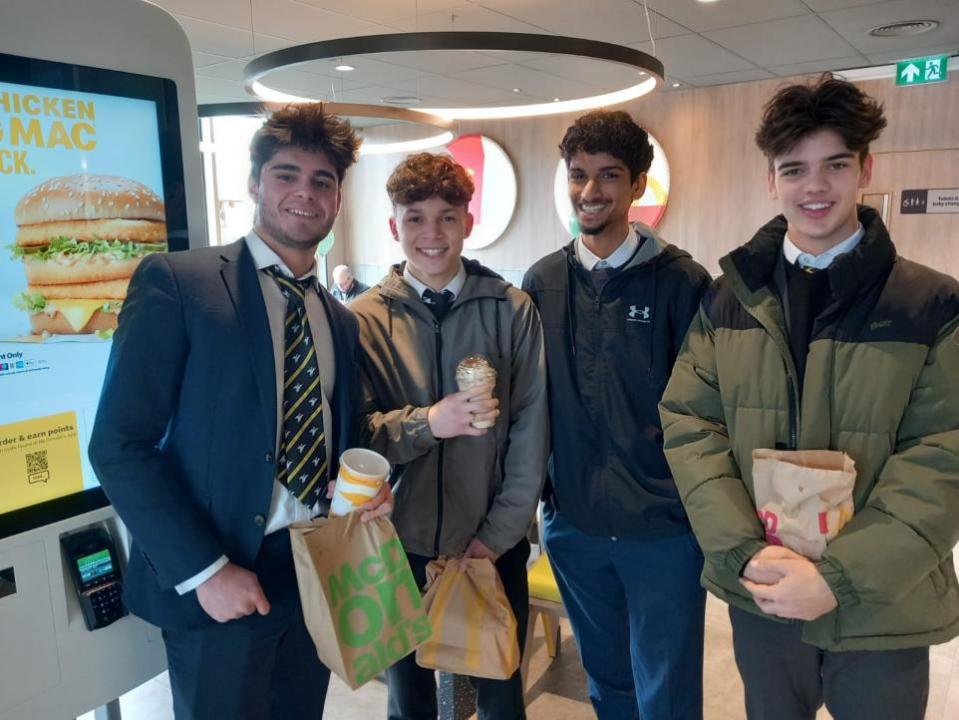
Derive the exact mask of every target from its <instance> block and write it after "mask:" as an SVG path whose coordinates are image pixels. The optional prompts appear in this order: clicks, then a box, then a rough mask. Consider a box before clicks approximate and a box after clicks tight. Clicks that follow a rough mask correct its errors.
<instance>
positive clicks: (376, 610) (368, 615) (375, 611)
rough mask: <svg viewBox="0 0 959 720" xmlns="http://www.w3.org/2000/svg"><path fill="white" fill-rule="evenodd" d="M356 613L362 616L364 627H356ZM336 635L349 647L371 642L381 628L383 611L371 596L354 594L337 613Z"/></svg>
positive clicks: (377, 635)
mask: <svg viewBox="0 0 959 720" xmlns="http://www.w3.org/2000/svg"><path fill="white" fill-rule="evenodd" d="M356 615H360V616H361V618H362V624H363V625H365V628H362V626H360V628H362V629H360V628H358V627H357V623H356V622H355V619H356ZM336 626H337V635H338V636H339V638H340V640H341V641H343V642H344V643H346V644H347V645H349V646H350V647H361V646H363V645H366V644H368V643H370V642H372V641H373V640H374V639H375V638H377V637H379V634H380V633H381V632H382V630H383V612H382V611H381V610H380V607H379V605H377V604H376V601H375V600H373V599H372V598H368V597H366V596H365V595H354V596H353V597H351V598H350V599H349V600H347V601H346V602H345V603H343V607H341V608H340V611H339V613H337V623H336Z"/></svg>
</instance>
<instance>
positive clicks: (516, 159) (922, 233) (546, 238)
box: [337, 78, 959, 280]
mask: <svg viewBox="0 0 959 720" xmlns="http://www.w3.org/2000/svg"><path fill="white" fill-rule="evenodd" d="M794 81H796V79H795V78H790V79H788V80H787V79H782V78H781V79H776V80H767V81H762V82H752V83H743V84H738V85H724V86H719V87H712V88H701V89H693V90H685V91H673V92H668V93H660V94H654V95H653V96H651V97H649V98H646V99H640V100H637V101H634V102H632V103H629V104H627V105H626V106H625V107H624V109H626V110H627V111H628V112H630V113H631V114H632V115H633V117H635V118H636V120H637V121H638V122H639V123H640V124H642V125H643V126H644V127H646V128H647V129H648V130H649V131H650V132H652V133H653V134H654V135H655V136H656V137H657V138H658V139H659V141H660V143H661V144H662V146H663V148H664V149H665V151H666V154H667V157H668V159H669V163H670V169H671V175H672V183H671V185H672V187H671V193H670V198H669V204H668V207H667V210H666V214H665V216H664V218H663V221H662V223H661V224H660V227H659V229H660V231H661V232H662V234H663V235H664V237H665V238H666V239H667V240H669V241H670V242H673V243H675V244H676V245H679V246H681V247H683V248H686V249H687V250H689V251H690V252H691V253H692V254H693V256H694V257H695V258H696V259H697V260H699V261H700V262H701V263H703V264H704V265H705V266H706V268H707V269H708V270H710V271H711V272H718V267H719V266H718V261H719V258H720V257H721V256H722V255H724V254H725V253H727V252H729V251H730V250H731V249H732V248H734V247H736V246H737V245H740V244H742V243H743V242H745V241H746V240H748V239H749V238H750V237H751V236H752V233H753V232H754V231H755V230H756V229H757V228H758V227H759V226H760V225H762V224H763V223H764V222H765V221H766V220H768V219H769V218H770V217H771V216H772V215H773V214H775V212H776V206H775V204H774V203H773V202H772V201H771V200H770V199H769V198H768V196H767V190H766V173H767V165H766V161H765V159H764V158H763V157H762V155H761V154H760V153H759V151H758V150H757V149H756V147H755V145H754V143H753V134H754V132H755V129H756V126H757V124H758V122H759V118H760V115H761V113H762V106H763V103H764V102H765V101H766V100H767V99H768V98H769V97H770V96H771V95H772V94H773V93H774V92H775V91H776V89H777V88H778V87H780V86H782V85H784V84H786V83H788V82H794ZM860 85H861V86H862V87H863V89H864V90H866V92H868V93H870V94H871V95H873V96H875V97H877V98H878V99H880V100H881V101H882V102H883V103H884V104H885V106H886V110H887V116H888V119H889V127H888V128H887V129H886V131H885V133H884V134H883V136H882V137H881V138H880V140H879V141H878V142H877V143H876V144H875V146H874V147H873V151H874V152H875V153H877V154H878V157H877V158H876V172H877V180H878V179H879V178H880V177H881V178H882V179H883V182H893V181H895V179H896V178H905V177H909V178H913V179H911V180H910V183H911V184H910V185H909V186H910V187H933V186H934V185H930V184H929V182H930V181H929V180H927V179H924V178H929V177H931V175H930V173H931V168H932V167H933V165H932V163H938V164H936V165H935V167H936V168H938V169H937V170H936V172H937V175H936V177H937V178H939V179H937V180H936V185H938V186H946V187H955V186H959V163H957V162H955V160H954V159H952V160H950V159H948V158H954V157H955V156H954V155H950V154H949V153H942V152H940V151H950V152H955V151H956V150H957V149H959V122H956V120H955V118H957V117H959V82H957V81H956V80H953V81H951V82H949V83H945V84H942V85H928V86H922V87H914V88H896V87H895V86H894V85H893V83H892V80H873V81H865V82H862V83H860ZM573 119H575V115H565V116H563V115H561V116H556V117H543V118H532V119H525V120H498V121H484V122H465V123H461V125H460V128H459V132H460V133H461V134H463V133H470V132H479V133H483V134H485V135H488V136H489V137H491V138H492V139H493V140H495V141H496V142H497V143H499V144H500V145H501V146H502V147H503V148H504V149H505V150H506V152H507V154H508V155H509V156H510V157H511V159H512V160H513V164H514V166H515V168H516V173H517V184H518V196H519V197H518V201H517V209H516V212H515V214H514V216H513V220H512V222H511V223H510V226H509V227H508V228H507V230H506V232H505V234H504V235H503V237H501V238H500V239H499V240H498V241H497V242H495V243H494V244H492V245H490V246H488V247H487V248H484V249H483V250H478V251H473V252H469V253H467V254H468V255H469V256H471V257H475V258H477V259H479V260H481V261H482V262H484V263H486V264H487V265H489V266H490V267H493V268H495V269H497V270H501V271H504V272H506V274H507V276H508V277H510V278H511V279H514V280H515V279H517V278H518V277H520V276H521V275H522V272H523V271H524V270H525V269H526V268H528V267H529V266H530V265H531V264H532V263H533V262H535V261H536V260H537V259H538V258H540V257H542V256H543V255H545V254H546V253H548V252H551V251H552V250H554V249H556V248H557V247H559V246H560V245H562V244H563V243H565V242H567V241H568V239H569V238H568V236H567V235H566V234H565V232H564V230H563V227H562V225H561V224H560V221H559V219H558V217H557V215H556V211H555V209H554V206H553V196H552V180H553V172H554V169H555V165H556V161H557V160H558V158H559V153H558V150H557V144H558V143H559V141H560V139H561V138H562V135H563V132H564V131H565V129H566V127H567V126H568V125H569V124H570V123H571V122H572V121H573ZM395 135H396V131H394V130H392V129H390V128H374V129H373V130H372V131H371V136H372V137H377V138H380V139H388V138H390V137H394V136H395ZM907 151H909V152H907ZM912 151H923V152H912ZM887 156H888V159H889V162H890V164H891V165H893V169H890V170H888V173H889V174H888V175H886V174H883V173H886V172H887V170H885V169H884V168H883V164H884V163H885V162H886V158H887ZM940 157H941V158H942V159H941V160H938V159H937V158H940ZM400 159H401V156H398V155H385V156H367V157H364V158H363V159H362V160H361V161H360V163H359V164H358V166H357V167H355V168H354V169H353V170H351V171H350V174H349V176H348V178H347V183H346V187H345V194H346V198H345V203H344V204H345V207H344V212H343V217H342V218H341V219H340V221H339V222H338V228H337V237H338V238H339V239H340V243H339V247H338V251H339V252H342V253H343V255H342V257H343V258H344V259H348V260H349V262H351V263H353V264H354V265H357V266H361V268H364V269H366V271H367V272H370V273H373V274H378V273H379V271H380V269H381V268H382V267H383V266H385V265H386V264H388V263H389V262H393V261H395V260H396V259H398V258H399V253H398V248H396V244H395V243H393V242H392V240H391V239H390V237H389V233H388V230H387V226H386V219H387V218H388V216H389V212H390V208H389V203H388V201H387V199H386V192H385V189H384V188H385V183H386V178H387V177H388V175H389V172H390V170H391V169H392V168H393V166H395V164H396V163H397V162H399V160H400ZM887 178H888V180H887ZM897 188H899V189H901V187H900V186H897ZM894 201H895V203H896V204H897V206H898V201H899V200H898V192H897V194H896V196H895V199H894ZM896 209H897V208H896ZM894 222H895V223H896V228H895V233H894V239H895V240H896V242H897V243H900V244H903V246H904V247H907V248H909V252H907V253H904V254H907V255H909V254H910V253H912V252H913V251H915V253H917V255H916V257H917V259H919V257H920V256H921V257H922V258H925V259H924V260H922V262H927V263H929V264H934V265H936V266H937V267H940V268H942V269H944V270H946V271H947V272H950V273H951V274H954V275H959V253H953V252H952V251H950V252H949V253H946V252H945V250H944V249H943V248H942V247H940V249H939V250H935V248H934V247H933V245H932V244H930V240H929V237H928V233H927V232H926V226H928V227H932V225H935V227H936V233H937V234H939V233H943V232H944V233H945V234H948V235H950V236H956V235H957V231H959V218H957V216H955V215H946V216H942V218H941V219H935V220H927V221H925V225H924V223H923V222H916V223H913V222H908V223H907V222H905V221H903V222H899V218H898V217H897V218H895V220H894ZM930 223H931V224H930ZM940 226H941V228H942V230H940ZM950 231H951V232H950ZM359 274H360V276H361V277H362V276H363V272H362V270H361V272H360V273H359ZM366 279H370V278H369V277H367V278H366Z"/></svg>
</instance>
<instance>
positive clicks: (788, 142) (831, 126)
mask: <svg viewBox="0 0 959 720" xmlns="http://www.w3.org/2000/svg"><path fill="white" fill-rule="evenodd" d="M885 127H886V118H885V117H884V116H883V112H882V103H880V102H877V101H876V100H874V99H873V98H871V97H869V96H868V95H867V94H866V93H864V92H863V91H862V90H860V89H859V88H858V87H856V86H855V85H853V84H852V83H851V82H847V81H846V80H839V79H838V78H835V77H833V75H832V74H831V73H824V74H823V75H821V76H820V77H819V79H818V80H817V81H816V82H815V83H813V84H797V85H789V86H787V87H784V88H782V89H781V90H780V91H779V92H777V93H776V94H775V95H773V97H772V98H771V99H770V100H769V102H767V103H766V106H765V107H764V108H763V119H762V122H761V123H760V125H759V129H758V130H757V131H756V144H757V145H758V146H759V149H760V150H762V151H763V153H764V154H765V155H766V157H767V158H769V162H770V165H771V164H772V162H773V160H774V159H775V158H777V157H780V156H782V155H785V154H786V153H788V152H790V151H791V150H792V149H793V148H795V147H796V145H798V144H799V143H800V142H801V141H802V140H803V139H804V138H806V137H807V136H809V135H810V134H812V133H814V132H817V131H819V130H823V129H828V130H832V131H833V132H835V133H837V134H838V135H839V137H841V138H842V140H843V142H844V143H845V145H846V147H847V148H848V149H849V150H851V151H852V152H856V153H859V159H860V161H862V160H865V158H866V155H867V154H869V144H870V143H871V142H872V141H873V140H875V139H876V138H878V137H879V135H880V133H881V132H882V131H883V128H885Z"/></svg>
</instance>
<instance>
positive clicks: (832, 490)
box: [753, 450, 856, 560]
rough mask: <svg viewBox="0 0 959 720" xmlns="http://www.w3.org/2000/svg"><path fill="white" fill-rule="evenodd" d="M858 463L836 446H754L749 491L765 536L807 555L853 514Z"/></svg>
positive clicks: (819, 550)
mask: <svg viewBox="0 0 959 720" xmlns="http://www.w3.org/2000/svg"><path fill="white" fill-rule="evenodd" d="M855 484H856V465H855V463H854V462H853V460H852V458H850V457H849V456H848V455H846V454H845V453H843V452H839V451H838V450H794V451H783V450H753V491H754V492H755V497H756V510H757V512H758V514H759V519H760V520H761V521H762V522H763V525H764V526H765V528H766V540H767V542H769V543H771V544H773V545H783V546H785V547H787V548H789V549H790V550H794V551H795V552H797V553H799V554H800V555H802V556H804V557H806V558H809V559H810V560H819V559H820V558H821V557H822V555H823V553H824V552H825V551H826V545H827V544H828V542H829V541H830V540H832V539H833V538H834V537H836V535H837V534H838V533H839V531H840V530H841V529H842V527H843V525H845V524H846V523H847V522H849V520H850V518H852V516H853V513H854V506H853V499H852V491H853V487H854V486H855Z"/></svg>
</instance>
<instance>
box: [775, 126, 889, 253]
mask: <svg viewBox="0 0 959 720" xmlns="http://www.w3.org/2000/svg"><path fill="white" fill-rule="evenodd" d="M871 176H872V156H871V155H867V156H866V158H865V160H863V161H862V162H860V160H859V153H856V152H853V151H852V150H850V149H849V148H848V147H846V145H845V143H844V142H843V140H842V138H841V137H840V136H839V135H838V134H837V133H836V132H835V131H833V130H819V131H817V132H814V133H811V134H810V135H808V136H806V137H805V138H803V139H802V140H801V141H800V142H799V143H798V144H797V145H796V147H794V148H793V149H792V150H791V151H789V152H788V153H786V154H784V155H780V156H778V157H776V158H775V159H774V160H773V166H772V169H771V170H770V171H769V195H770V197H772V198H773V199H775V200H779V203H780V206H781V210H782V214H783V215H784V216H785V218H786V222H787V224H788V230H787V232H788V233H789V239H790V240H791V241H792V242H793V243H795V244H796V246H797V247H799V249H800V250H803V251H804V252H808V253H812V254H813V255H820V254H822V253H823V252H825V251H826V250H828V249H829V248H831V247H833V246H834V245H837V244H838V243H841V242H842V241H843V240H845V239H846V238H848V237H849V236H850V235H852V234H853V233H854V232H855V231H856V228H857V227H858V224H859V220H858V217H857V214H856V201H857V200H858V197H859V191H860V190H861V189H862V188H864V187H866V185H867V184H868V183H869V179H870V177H871Z"/></svg>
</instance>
